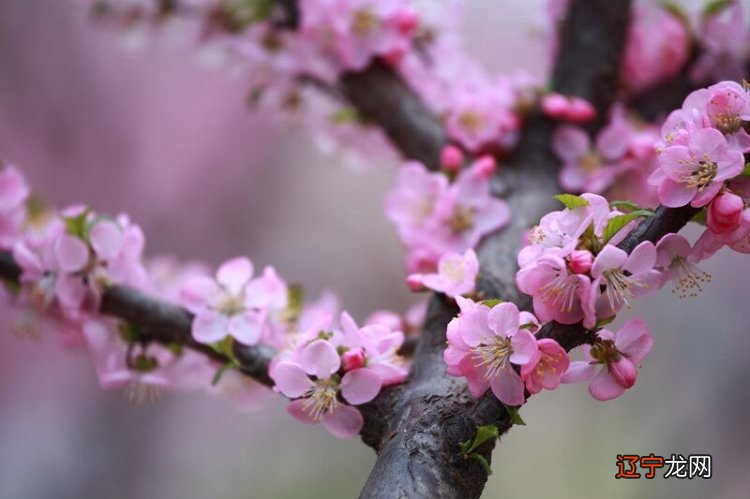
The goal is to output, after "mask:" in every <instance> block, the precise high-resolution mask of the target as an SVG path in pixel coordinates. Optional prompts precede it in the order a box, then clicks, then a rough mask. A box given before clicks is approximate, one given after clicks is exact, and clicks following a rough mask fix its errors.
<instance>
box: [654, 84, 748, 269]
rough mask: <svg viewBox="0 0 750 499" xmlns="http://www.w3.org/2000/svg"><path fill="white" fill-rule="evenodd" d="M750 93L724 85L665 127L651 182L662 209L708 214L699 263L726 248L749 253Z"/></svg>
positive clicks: (693, 100) (694, 97)
mask: <svg viewBox="0 0 750 499" xmlns="http://www.w3.org/2000/svg"><path fill="white" fill-rule="evenodd" d="M749 121H750V92H748V89H747V88H746V87H744V86H742V85H740V84H738V83H735V82H731V81H724V82H720V83H717V84H715V85H712V86H710V87H708V88H703V89H699V90H696V91H694V92H693V93H691V94H690V95H689V96H688V97H687V98H686V99H685V102H684V103H683V106H682V108H681V109H678V110H676V111H673V112H672V113H671V114H670V115H669V117H668V118H667V120H666V122H665V123H664V126H663V127H662V133H661V141H660V142H659V145H658V150H659V155H658V163H659V167H658V168H657V169H656V170H655V171H654V172H653V173H652V174H651V176H650V178H649V182H650V183H651V184H652V185H654V186H656V189H657V194H658V197H659V201H660V202H661V204H663V205H665V206H669V207H680V206H685V205H688V204H690V205H691V206H693V207H696V208H705V220H706V225H707V228H706V231H705V233H704V234H703V236H702V237H701V238H700V239H699V241H698V243H697V246H698V248H699V249H698V251H699V252H700V257H701V258H705V257H707V256H710V255H712V254H714V253H715V252H716V251H717V250H718V249H720V248H721V247H723V246H726V245H728V246H731V247H732V248H733V249H735V250H736V251H739V252H742V253H746V252H748V251H750V247H749V245H748V234H749V233H750V226H749V225H748V221H749V220H750V212H748V211H747V210H746V206H747V205H748V179H746V178H744V177H743V173H744V170H745V156H744V155H745V154H746V153H748V152H750V135H749V134H748V132H747V130H746V129H745V127H746V126H747V124H748V122H749Z"/></svg>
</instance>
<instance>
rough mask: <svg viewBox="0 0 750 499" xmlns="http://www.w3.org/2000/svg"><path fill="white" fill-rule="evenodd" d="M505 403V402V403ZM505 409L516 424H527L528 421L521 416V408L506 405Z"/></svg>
mask: <svg viewBox="0 0 750 499" xmlns="http://www.w3.org/2000/svg"><path fill="white" fill-rule="evenodd" d="M503 405H505V404H503ZM505 410H506V411H508V414H510V420H511V422H512V423H513V424H514V425H519V426H526V421H524V420H523V419H522V418H521V413H520V412H519V411H520V410H521V409H520V408H519V407H514V406H512V405H505Z"/></svg>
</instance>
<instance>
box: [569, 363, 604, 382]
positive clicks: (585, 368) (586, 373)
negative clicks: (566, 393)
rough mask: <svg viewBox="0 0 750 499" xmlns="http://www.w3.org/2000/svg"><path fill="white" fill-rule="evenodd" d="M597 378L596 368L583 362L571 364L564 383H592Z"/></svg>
mask: <svg viewBox="0 0 750 499" xmlns="http://www.w3.org/2000/svg"><path fill="white" fill-rule="evenodd" d="M594 376H596V366H595V365H594V364H591V363H590V362H584V361H582V360H579V361H575V362H571V363H570V366H569V367H568V370H567V371H565V374H564V375H563V377H562V380H561V381H562V382H563V383H582V382H584V381H591V380H592V379H593V378H594Z"/></svg>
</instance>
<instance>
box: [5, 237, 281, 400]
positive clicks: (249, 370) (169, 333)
mask: <svg viewBox="0 0 750 499" xmlns="http://www.w3.org/2000/svg"><path fill="white" fill-rule="evenodd" d="M20 276H21V269H20V268H19V267H18V265H17V264H16V262H15V261H14V260H13V255H11V254H10V253H8V252H5V251H0V278H2V279H5V280H8V281H11V282H16V283H17V282H18V281H19V278H20ZM101 312H102V313H103V314H105V315H109V316H112V317H117V318H119V319H122V320H125V321H127V322H130V323H133V324H137V325H138V326H140V327H141V328H143V330H144V331H145V333H146V334H147V336H148V337H149V338H151V339H154V340H156V341H158V342H160V343H179V344H181V345H184V346H186V347H188V348H191V349H193V350H196V351H198V352H201V353H203V354H205V355H207V356H208V357H210V358H212V359H214V360H216V361H218V362H221V363H225V362H228V360H229V359H227V358H226V357H225V356H223V355H221V354H219V353H216V352H215V351H214V350H213V349H212V348H211V347H209V346H208V345H204V344H202V343H198V342H196V341H195V340H194V339H193V336H192V334H191V330H190V325H191V324H192V322H193V314H191V313H190V312H189V311H187V310H186V309H184V308H182V307H179V306H177V305H174V304H172V303H169V302H167V301H164V300H160V299H156V298H152V297H150V296H148V295H146V294H145V293H143V292H141V291H138V290H137V289H133V288H130V287H128V286H113V287H111V288H109V289H107V290H106V291H105V292H104V293H103V295H102V304H101ZM273 354H274V352H273V350H272V349H270V348H268V347H262V346H244V345H239V344H237V345H236V346H235V355H236V357H237V359H238V360H239V361H240V371H242V372H243V373H245V374H247V375H248V376H251V377H253V378H254V379H255V380H256V381H259V382H261V383H263V384H264V385H266V386H272V385H273V382H272V381H271V378H270V377H269V376H268V366H269V364H270V362H271V358H272V357H273Z"/></svg>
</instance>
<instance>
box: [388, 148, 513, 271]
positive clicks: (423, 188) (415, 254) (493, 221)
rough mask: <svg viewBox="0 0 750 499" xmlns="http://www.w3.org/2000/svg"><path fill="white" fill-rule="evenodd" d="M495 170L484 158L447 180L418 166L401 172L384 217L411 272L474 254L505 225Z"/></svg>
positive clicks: (410, 165) (504, 207)
mask: <svg viewBox="0 0 750 499" xmlns="http://www.w3.org/2000/svg"><path fill="white" fill-rule="evenodd" d="M495 168H496V164H495V161H494V159H493V158H492V157H489V156H483V157H480V158H479V159H477V160H476V161H475V162H474V163H473V164H472V165H470V166H469V167H467V168H465V169H463V170H461V171H460V172H459V173H458V174H457V175H456V176H455V178H453V180H451V178H450V175H449V174H446V173H445V172H430V171H428V170H427V169H426V168H425V167H424V165H422V164H421V163H418V162H413V161H412V162H408V163H406V164H404V165H403V166H402V168H401V170H400V171H399V174H398V178H397V180H396V185H395V186H394V188H393V190H392V191H391V192H390V194H389V195H388V198H387V199H386V204H385V212H386V216H387V217H388V218H389V219H390V220H391V222H393V223H394V224H395V225H396V228H397V230H398V234H399V237H400V238H401V242H402V243H403V244H404V246H405V247H406V248H407V251H408V257H407V267H408V269H409V271H410V272H418V273H428V272H433V271H434V270H435V269H436V267H437V266H438V263H439V260H440V258H441V257H442V256H443V255H444V254H446V253H463V252H465V251H466V250H468V249H471V248H474V247H476V246H477V244H478V243H479V241H480V240H481V239H482V237H484V236H486V235H487V234H490V233H492V232H494V231H496V230H498V229H500V228H502V227H503V226H505V225H506V224H507V223H508V221H509V220H510V210H509V209H508V205H507V203H505V202H504V201H502V200H499V199H497V198H496V197H494V196H492V193H491V185H490V180H491V177H492V174H493V173H494V171H495Z"/></svg>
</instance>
